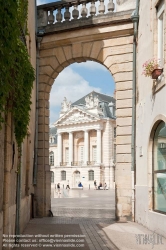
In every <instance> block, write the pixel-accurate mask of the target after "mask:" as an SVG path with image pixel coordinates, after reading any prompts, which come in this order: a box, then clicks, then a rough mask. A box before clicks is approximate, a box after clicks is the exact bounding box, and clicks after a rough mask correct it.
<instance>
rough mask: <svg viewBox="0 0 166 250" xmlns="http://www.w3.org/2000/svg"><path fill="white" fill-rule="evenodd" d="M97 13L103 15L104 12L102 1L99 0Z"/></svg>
mask: <svg viewBox="0 0 166 250" xmlns="http://www.w3.org/2000/svg"><path fill="white" fill-rule="evenodd" d="M98 11H99V13H100V14H104V12H105V5H104V0H100V5H99V8H98Z"/></svg>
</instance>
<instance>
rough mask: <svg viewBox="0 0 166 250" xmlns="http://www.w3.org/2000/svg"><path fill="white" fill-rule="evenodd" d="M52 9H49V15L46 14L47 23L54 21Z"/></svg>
mask: <svg viewBox="0 0 166 250" xmlns="http://www.w3.org/2000/svg"><path fill="white" fill-rule="evenodd" d="M53 11H54V10H53V9H52V10H50V15H49V16H48V22H49V24H53V23H54V21H55V16H54V15H53Z"/></svg>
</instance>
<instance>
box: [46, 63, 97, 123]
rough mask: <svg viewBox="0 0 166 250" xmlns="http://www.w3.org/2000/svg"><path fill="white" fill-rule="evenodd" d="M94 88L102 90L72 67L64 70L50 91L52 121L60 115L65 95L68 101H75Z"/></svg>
mask: <svg viewBox="0 0 166 250" xmlns="http://www.w3.org/2000/svg"><path fill="white" fill-rule="evenodd" d="M93 90H94V91H96V92H101V89H100V88H95V87H93V86H90V85H89V83H88V82H87V81H86V80H85V79H83V77H82V76H80V75H79V74H78V73H76V72H75V71H73V70H72V69H71V68H69V67H68V68H66V69H65V70H63V71H62V72H61V73H60V74H59V76H58V77H57V79H56V80H55V82H54V84H53V87H52V90H51V93H50V122H51V123H52V122H55V121H56V120H57V118H58V117H59V112H60V106H61V103H62V101H63V99H64V97H66V98H67V100H68V101H71V102H75V101H77V100H78V99H80V98H82V97H83V96H84V95H87V94H88V93H90V92H91V91H93ZM58 109H59V112H58ZM57 113H58V114H57Z"/></svg>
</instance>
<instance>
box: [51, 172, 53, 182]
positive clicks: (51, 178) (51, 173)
mask: <svg viewBox="0 0 166 250" xmlns="http://www.w3.org/2000/svg"><path fill="white" fill-rule="evenodd" d="M51 183H54V172H51Z"/></svg>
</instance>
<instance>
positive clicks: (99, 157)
mask: <svg viewBox="0 0 166 250" xmlns="http://www.w3.org/2000/svg"><path fill="white" fill-rule="evenodd" d="M97 163H98V164H100V163H101V129H98V130H97Z"/></svg>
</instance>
